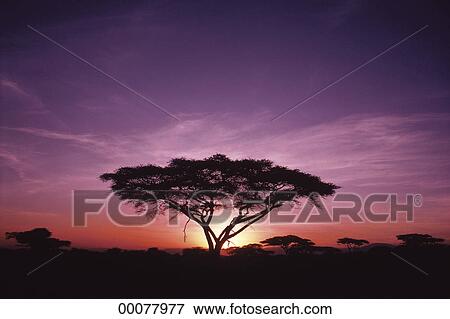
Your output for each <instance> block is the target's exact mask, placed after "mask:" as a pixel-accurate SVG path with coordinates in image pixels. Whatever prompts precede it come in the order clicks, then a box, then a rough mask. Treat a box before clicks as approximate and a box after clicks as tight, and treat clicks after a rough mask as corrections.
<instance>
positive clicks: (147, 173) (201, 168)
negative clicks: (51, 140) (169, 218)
mask: <svg viewBox="0 0 450 319" xmlns="http://www.w3.org/2000/svg"><path fill="white" fill-rule="evenodd" d="M100 178H101V179H102V180H103V181H110V182H111V189H112V190H113V191H114V192H115V194H116V195H118V196H119V198H120V199H122V200H128V201H130V202H132V203H133V204H134V205H135V206H136V208H138V209H140V208H142V207H144V206H145V205H146V204H147V207H148V205H149V206H151V207H154V208H155V209H151V210H147V212H146V213H147V214H148V215H149V216H153V215H155V214H157V213H159V212H161V210H160V209H157V208H158V207H161V204H162V203H163V204H164V205H165V206H166V207H167V209H169V210H170V211H171V212H175V213H177V214H182V215H184V216H186V217H187V218H188V221H190V220H192V221H194V222H196V223H197V224H198V225H200V226H201V227H202V229H203V232H204V235H205V237H206V241H207V243H208V248H209V251H210V252H211V253H214V254H216V255H220V251H221V249H222V247H223V245H224V244H225V243H226V242H227V241H229V240H230V239H231V238H233V237H235V236H237V235H239V234H240V233H241V232H243V231H244V230H245V229H247V228H248V227H249V226H250V225H252V224H254V223H256V222H258V221H260V220H261V219H263V218H264V217H266V216H267V215H268V214H269V213H270V212H271V211H273V210H274V209H277V208H279V207H281V206H282V205H283V204H284V203H285V202H286V201H297V200H298V199H300V198H302V197H307V198H309V199H310V200H312V201H313V202H314V198H315V197H316V196H317V195H321V196H328V195H332V194H334V191H335V190H336V189H337V188H338V187H337V186H336V185H334V184H332V183H326V182H323V181H322V180H321V179H320V178H319V177H317V176H314V175H311V174H307V173H304V172H301V171H300V170H298V169H289V168H287V167H283V166H279V165H275V164H274V163H272V162H271V161H269V160H264V159H263V160H255V159H242V160H231V159H229V158H228V157H226V156H225V155H222V154H216V155H213V156H211V157H208V158H205V159H202V160H190V159H186V158H174V159H172V160H171V161H170V162H169V164H168V165H167V166H157V165H152V164H149V165H141V166H136V167H122V168H119V169H117V170H116V171H115V172H114V173H105V174H103V175H101V176H100ZM231 199H232V200H231ZM224 209H229V210H230V211H231V214H232V216H233V217H232V218H231V221H230V222H229V223H228V224H227V225H226V226H225V227H224V228H223V230H222V231H221V232H220V233H215V232H214V231H213V230H212V228H211V222H212V221H213V218H214V217H215V216H217V214H218V213H219V212H221V211H223V210H224Z"/></svg>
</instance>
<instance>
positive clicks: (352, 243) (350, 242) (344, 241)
mask: <svg viewBox="0 0 450 319" xmlns="http://www.w3.org/2000/svg"><path fill="white" fill-rule="evenodd" d="M337 243H338V244H341V245H345V246H347V249H348V251H350V252H351V251H353V249H354V248H355V247H361V246H364V245H367V244H368V243H369V242H368V241H367V240H365V239H354V238H349V237H344V238H339V239H338V240H337Z"/></svg>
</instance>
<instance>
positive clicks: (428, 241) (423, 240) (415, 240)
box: [397, 234, 444, 248]
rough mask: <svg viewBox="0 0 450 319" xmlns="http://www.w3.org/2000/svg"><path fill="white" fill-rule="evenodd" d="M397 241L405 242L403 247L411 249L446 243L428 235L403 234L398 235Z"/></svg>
mask: <svg viewBox="0 0 450 319" xmlns="http://www.w3.org/2000/svg"><path fill="white" fill-rule="evenodd" d="M397 239H398V240H401V241H403V243H402V245H403V246H405V247H411V248H418V247H426V246H432V245H436V244H438V243H441V242H443V241H444V239H442V238H435V237H433V236H431V235H428V234H403V235H397Z"/></svg>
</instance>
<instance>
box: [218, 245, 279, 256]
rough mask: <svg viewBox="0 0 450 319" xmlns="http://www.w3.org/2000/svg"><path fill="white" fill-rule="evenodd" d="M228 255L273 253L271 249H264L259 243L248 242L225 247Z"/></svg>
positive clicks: (264, 254)
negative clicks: (242, 244) (240, 245)
mask: <svg viewBox="0 0 450 319" xmlns="http://www.w3.org/2000/svg"><path fill="white" fill-rule="evenodd" d="M226 252H227V253H228V255H230V256H266V255H271V254H273V251H271V250H265V249H264V248H263V245H261V244H248V245H244V246H242V247H230V248H227V249H226Z"/></svg>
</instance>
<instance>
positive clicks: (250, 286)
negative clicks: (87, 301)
mask: <svg viewBox="0 0 450 319" xmlns="http://www.w3.org/2000/svg"><path fill="white" fill-rule="evenodd" d="M394 252H395V253H396V254H398V255H399V256H401V257H402V258H404V259H405V260H408V261H409V262H411V263H413V264H414V265H416V266H418V267H420V268H421V269H422V270H423V271H425V272H427V273H428V275H425V274H424V273H422V272H420V271H418V270H417V269H415V268H414V267H412V266H411V265H409V264H407V263H406V262H404V261H402V260H400V259H399V258H397V257H396V256H394V255H392V253H391V252H390V251H389V250H378V251H369V252H364V253H353V254H348V253H339V254H333V255H299V256H280V255H275V256H253V257H245V256H236V257H221V258H220V259H218V258H214V257H209V256H179V255H168V254H163V253H153V254H149V253H146V252H136V251H129V252H109V253H106V252H92V251H84V250H72V251H66V252H64V253H63V254H62V255H61V256H59V257H57V258H56V259H54V260H53V261H51V262H50V263H48V264H46V265H44V266H43V267H42V268H40V269H38V270H36V271H35V272H33V273H31V274H30V275H28V276H27V273H28V272H30V271H31V270H33V269H34V268H35V267H37V266H39V265H40V264H41V263H43V262H45V261H47V260H48V259H50V258H51V257H52V256H55V255H57V254H58V252H55V251H53V252H45V253H44V252H31V251H28V250H24V249H20V250H7V249H2V250H0V257H1V263H0V267H1V268H0V286H1V287H2V288H1V290H0V297H2V298H450V271H449V270H450V249H449V248H448V247H441V248H427V249H420V250H410V249H405V248H396V249H395V250H394Z"/></svg>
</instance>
